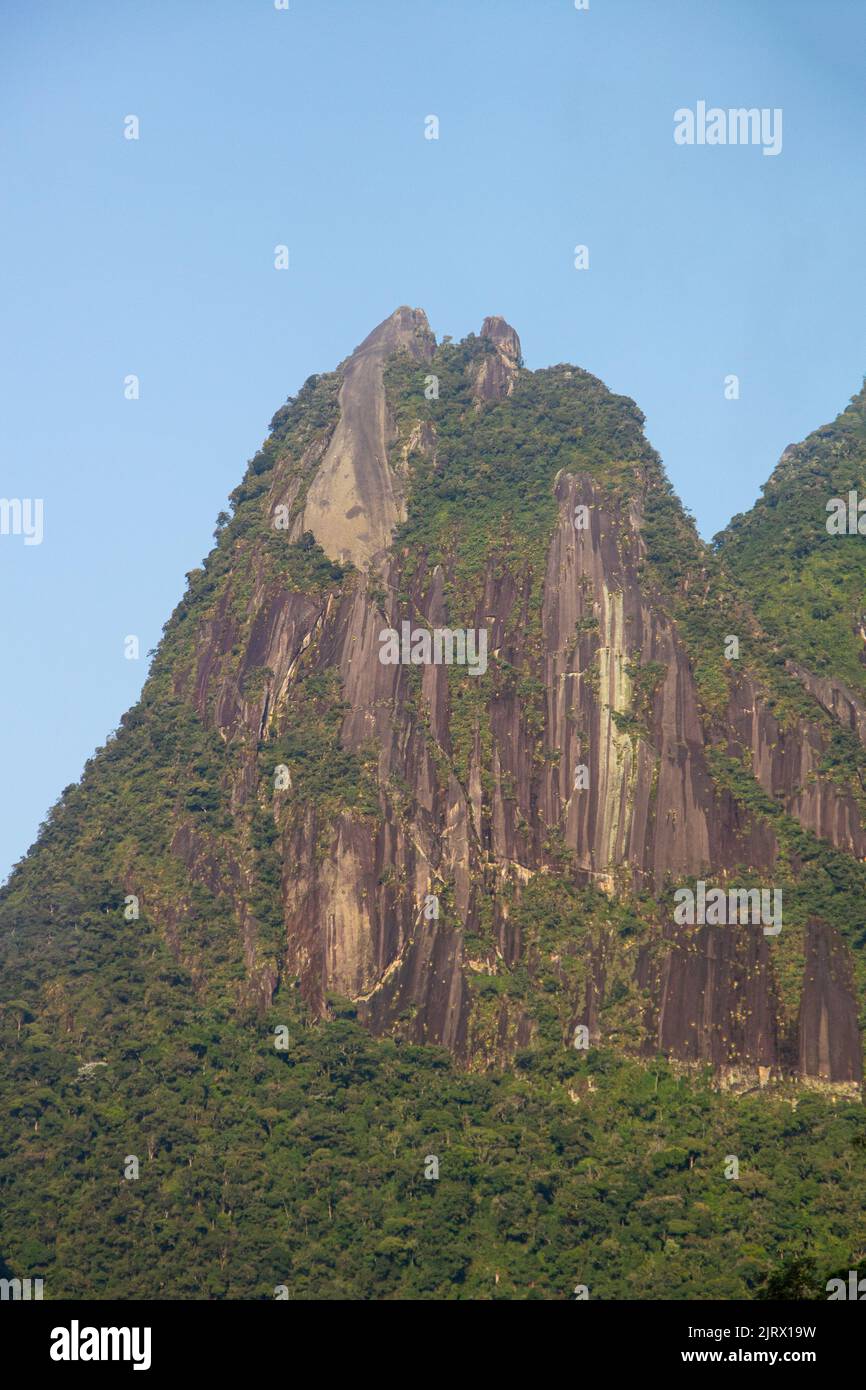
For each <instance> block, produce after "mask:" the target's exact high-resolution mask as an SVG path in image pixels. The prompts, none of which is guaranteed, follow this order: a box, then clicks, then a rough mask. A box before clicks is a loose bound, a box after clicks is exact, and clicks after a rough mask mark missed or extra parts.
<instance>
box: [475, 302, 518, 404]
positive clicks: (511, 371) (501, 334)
mask: <svg viewBox="0 0 866 1390" xmlns="http://www.w3.org/2000/svg"><path fill="white" fill-rule="evenodd" d="M481 337H482V338H486V339H488V341H489V342H491V343H492V344H493V346H494V347H495V349H496V351H495V352H493V353H491V354H490V355H489V356H487V357H485V358H484V359H483V361H482V362H481V364H480V366H479V368H478V372H477V375H476V378H475V395H476V398H477V400H478V403H479V405H480V404H481V403H482V402H484V401H502V400H505V398H506V397H507V396H510V395H511V393H512V391H513V390H514V383H515V381H516V380H517V373H518V369H519V364H520V339H519V338H518V336H517V334H516V333H515V331H514V329H513V328H512V327H511V325H510V324H508V323H506V322H505V319H502V318H499V317H498V316H494V317H492V318H486V319H485V320H484V322H483V324H482V325H481Z"/></svg>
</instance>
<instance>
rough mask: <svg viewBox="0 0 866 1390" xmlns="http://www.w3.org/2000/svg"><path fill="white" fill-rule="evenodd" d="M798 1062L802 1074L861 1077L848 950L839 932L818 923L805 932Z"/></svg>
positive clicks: (842, 1078) (836, 1078)
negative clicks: (804, 961)
mask: <svg viewBox="0 0 866 1390" xmlns="http://www.w3.org/2000/svg"><path fill="white" fill-rule="evenodd" d="M799 1065H800V1072H801V1073H802V1075H803V1076H807V1077H813V1078H815V1079H817V1080H819V1081H831V1082H832V1081H842V1082H845V1081H847V1082H856V1083H859V1082H861V1081H862V1080H863V1048H862V1043H861V1041H860V1031H859V1028H858V1024H857V1003H856V999H855V997H854V982H853V979H852V974H851V958H850V954H849V952H848V950H847V949H846V947H845V943H844V942H843V941H842V940H841V939H840V937H839V933H838V932H836V931H834V930H833V929H832V928H831V927H828V926H827V925H826V923H824V922H818V921H812V922H810V923H809V925H808V928H807V930H806V963H805V970H804V979H803V993H802V997H801V1003H800V1023H799Z"/></svg>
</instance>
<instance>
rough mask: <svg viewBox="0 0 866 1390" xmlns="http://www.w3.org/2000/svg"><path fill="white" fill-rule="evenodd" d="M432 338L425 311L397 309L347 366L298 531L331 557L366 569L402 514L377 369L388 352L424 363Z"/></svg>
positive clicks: (390, 431) (391, 435)
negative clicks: (326, 444)
mask: <svg viewBox="0 0 866 1390" xmlns="http://www.w3.org/2000/svg"><path fill="white" fill-rule="evenodd" d="M432 348H433V335H432V334H431V332H430V328H429V325H428V323H427V316H426V314H425V313H424V311H423V310H422V309H408V308H405V307H403V308H400V309H396V310H395V311H394V313H393V314H392V315H391V317H390V318H387V319H385V321H384V323H380V324H379V327H378V328H375V329H374V330H373V332H372V333H371V334H370V335H369V337H367V338H365V339H364V341H363V343H361V346H360V347H357V348H356V349H355V351H354V352H353V353H352V355H351V357H350V358H349V359H348V361H347V362H346V364H345V375H344V378H343V386H342V389H341V391H340V421H339V424H338V425H337V428H336V430H335V432H334V436H333V438H332V440H331V443H330V445H329V447H328V451H327V453H326V454H325V457H324V459H323V460H322V464H321V467H320V468H319V470H318V472H317V474H316V476H315V478H314V479H313V481H312V483H311V484H310V488H309V491H308V493H307V497H306V501H305V504H304V509H303V512H302V513H301V515H300V517H299V518H298V521H297V523H296V528H295V533H294V534H295V535H296V536H300V535H302V534H303V532H304V531H311V532H312V533H313V535H314V536H315V538H316V540H317V541H318V542H319V544H320V545H321V547H322V549H323V550H324V551H325V553H326V554H327V555H328V556H330V558H331V559H332V560H339V561H343V562H344V561H347V560H350V561H351V562H352V564H354V565H356V566H358V567H359V568H361V567H366V566H367V565H369V564H371V563H372V562H374V561H376V560H378V559H379V558H380V557H381V556H382V554H383V553H384V551H385V550H386V548H387V547H388V545H389V544H390V541H391V536H392V534H393V531H394V527H395V526H396V524H397V522H398V521H400V520H402V518H403V516H404V510H403V496H402V490H401V486H400V482H399V479H397V478H396V477H395V475H394V473H393V472H392V470H391V468H390V466H389V463H388V451H389V447H390V444H391V442H392V440H393V430H392V425H391V422H390V421H389V419H388V411H387V408H386V404H385V389H384V386H383V384H382V369H383V366H384V363H385V360H386V358H388V357H389V356H390V355H391V354H392V353H394V352H398V351H405V352H409V353H411V354H412V355H413V356H414V357H417V358H419V359H421V360H423V359H424V358H425V357H429V356H430V353H431V351H432Z"/></svg>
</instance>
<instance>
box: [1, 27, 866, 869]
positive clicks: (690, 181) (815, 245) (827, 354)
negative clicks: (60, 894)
mask: <svg viewBox="0 0 866 1390" xmlns="http://www.w3.org/2000/svg"><path fill="white" fill-rule="evenodd" d="M864 54H866V6H864V5H863V4H862V3H859V0H700V3H697V0H591V7H590V9H589V11H588V12H578V11H576V10H575V8H574V4H573V0H423V3H422V2H421V0H415V3H407V0H291V8H290V10H289V11H288V12H283V11H277V10H276V9H275V8H274V5H273V0H146V3H143V2H142V0H76V2H75V3H74V4H72V3H69V0H39V3H30V4H15V3H13V2H12V0H0V165H2V167H0V173H2V177H0V199H2V205H0V314H2V317H3V329H4V331H3V333H2V335H0V359H2V360H0V496H4V497H34V498H35V497H42V498H44V501H45V538H44V541H43V543H42V545H40V546H24V544H23V540H22V538H21V537H20V536H18V537H15V536H0V583H2V595H3V605H2V656H3V675H4V679H3V681H2V684H0V701H2V711H0V740H2V744H0V757H2V787H3V795H2V799H0V877H2V875H3V874H4V873H5V872H6V871H7V870H8V868H9V867H10V866H11V864H12V863H13V861H14V860H15V859H16V858H17V857H18V856H19V855H20V854H22V853H23V852H24V851H25V850H26V848H27V847H28V845H29V844H30V843H31V841H32V840H33V838H34V835H35V832H36V829H37V826H38V824H39V822H40V820H41V819H42V817H43V816H44V814H45V812H46V811H47V809H48V807H49V806H50V805H51V803H52V802H53V801H54V800H55V799H56V797H57V796H58V794H59V792H60V791H61V790H62V788H63V787H64V786H65V785H66V784H67V783H68V782H70V781H75V780H76V779H77V778H78V776H79V773H80V771H81V767H82V764H83V762H84V760H85V758H86V757H87V756H89V754H90V753H91V752H92V751H93V750H94V748H95V747H97V746H98V745H99V744H101V743H102V742H103V741H104V738H105V735H106V734H107V733H108V732H109V730H111V729H112V728H114V727H116V725H117V722H118V720H119V718H120V715H121V714H122V712H123V710H124V709H126V708H127V707H128V706H129V705H130V704H132V703H133V702H134V701H135V699H136V698H137V695H138V692H139V690H140V687H141V684H142V681H143V679H144V675H145V668H146V664H147V663H146V657H145V653H146V652H147V651H148V649H149V648H151V647H153V646H155V645H156V643H157V641H158V639H159V635H160V629H161V627H162V624H163V622H164V621H165V619H166V618H167V617H168V615H169V613H170V611H171V609H172V607H173V606H174V604H175V603H176V602H177V600H178V598H179V597H180V595H181V593H182V591H183V588H184V575H185V573H186V571H187V570H189V569H191V568H192V567H193V566H195V565H197V564H198V563H199V562H200V561H201V558H202V556H203V555H204V554H205V553H206V552H207V550H208V549H209V546H210V538H211V532H212V529H213V522H214V518H215V517H216V514H217V512H218V511H219V510H220V509H221V507H223V506H224V505H225V500H226V496H227V494H228V493H229V491H230V490H231V489H232V488H233V487H234V486H235V485H236V483H237V482H238V481H239V479H240V477H241V475H242V473H243V470H244V465H245V462H246V460H247V458H249V457H250V455H251V454H253V453H254V452H255V450H256V448H257V447H258V445H259V444H260V442H261V440H262V439H263V438H264V436H265V433H266V430H267V423H268V421H269V419H270V417H271V415H272V414H273V412H274V410H275V409H276V408H277V407H278V406H279V405H280V404H281V403H282V402H283V401H284V400H285V398H286V396H287V395H289V394H290V393H292V392H294V391H295V390H296V389H297V388H298V386H299V385H300V384H301V382H302V381H303V380H304V379H305V378H306V377H307V376H308V375H309V374H310V373H311V372H314V371H322V370H328V369H330V368H332V367H333V366H335V365H336V363H337V362H338V361H339V360H340V359H341V358H342V357H344V356H345V355H346V354H347V353H348V352H349V351H350V350H351V349H352V348H353V347H354V346H355V345H356V344H357V343H358V342H359V341H360V339H361V338H362V337H364V336H365V335H366V333H367V332H368V331H369V330H370V329H371V328H372V327H373V326H374V325H375V324H376V323H378V322H379V321H380V320H381V319H382V318H384V317H385V316H386V315H387V314H388V313H390V312H391V311H392V309H394V308H395V307H396V306H397V305H398V304H402V303H408V304H411V305H420V306H421V307H423V308H424V309H426V310H427V313H428V316H429V318H430V322H431V325H432V327H433V329H434V330H435V332H436V333H437V334H438V335H439V336H441V335H443V334H446V333H450V334H451V335H452V336H454V337H455V338H456V337H461V336H463V335H464V334H465V333H467V332H469V331H471V330H477V329H478V328H479V326H480V324H481V320H482V319H483V317H484V316H485V315H486V314H492V313H499V314H503V315H504V316H505V317H506V318H507V319H509V321H510V322H511V323H513V324H514V326H515V327H516V328H517V330H518V332H519V333H520V336H521V339H522V342H523V350H524V355H525V358H526V362H527V365H528V366H530V367H538V366H544V365H547V364H549V363H555V362H560V361H571V362H576V363H578V364H579V365H581V366H582V367H585V368H587V369H588V370H590V371H592V372H594V373H596V374H597V375H598V376H600V377H602V378H603V380H604V381H605V382H607V384H608V385H609V386H610V387H611V388H612V389H613V390H615V391H619V392H623V393H625V394H626V395H629V396H632V397H633V398H634V399H635V400H636V401H637V402H638V404H639V406H640V407H641V409H642V410H643V411H644V413H645V414H646V417H647V431H648V434H649V437H650V439H651V441H652V442H653V444H654V445H655V446H656V448H657V449H659V451H660V452H661V454H662V455H663V457H664V459H665V462H666V465H667V468H668V471H669V474H670V476H671V478H672V480H673V482H674V484H675V486H676V488H677V490H678V491H679V493H680V496H681V497H682V498H683V500H684V501H685V502H686V504H687V505H688V506H689V507H690V508H691V509H692V511H693V512H694V513H695V515H696V517H697V519H698V523H699V525H700V528H701V531H702V533H703V534H704V535H706V536H710V535H712V534H713V533H714V532H715V531H716V530H718V529H719V528H720V527H721V526H722V525H724V523H725V522H726V521H727V520H728V518H729V517H730V516H731V514H732V513H734V512H737V511H742V510H744V509H745V508H746V507H748V506H750V505H751V503H752V502H753V500H754V498H755V497H756V495H757V493H758V491H759V488H760V485H761V483H762V482H764V480H765V479H766V477H767V476H768V474H769V473H770V471H771V469H772V468H773V466H774V464H775V462H776V460H777V458H778V456H779V454H780V452H781V451H782V449H783V448H784V447H785V446H786V445H787V444H788V443H790V442H792V441H794V440H796V439H799V438H801V437H802V436H804V435H805V434H807V433H808V432H809V431H810V430H812V429H814V428H816V427H817V426H818V425H820V424H823V423H824V422H826V421H827V420H828V419H831V418H833V417H834V416H835V415H836V414H837V412H838V411H839V410H840V409H841V408H842V407H844V405H845V404H846V403H847V401H848V398H849V397H850V396H851V394H852V393H853V392H854V391H855V390H856V389H858V388H859V386H860V383H861V380H862V376H863V373H864V371H866V341H864V329H863V325H864V322H866V313H864V309H866V302H864V301H866V290H864V274H863V254H864V230H866V180H864V148H866V142H864V133H866V132H864V109H866V83H864ZM699 100H706V101H707V102H708V104H709V105H718V106H722V107H731V106H757V107H781V108H782V109H783V112H784V118H783V149H782V153H781V154H780V155H779V156H778V157H776V158H772V157H766V156H764V155H763V154H762V152H761V150H760V149H759V148H753V147H746V148H743V147H724V148H709V147H703V148H699V147H692V148H681V147H678V146H677V145H675V144H674V141H673V113H674V111H675V110H676V109H677V108H679V107H684V106H690V107H692V108H694V106H695V104H696V103H697V101H699ZM130 114H134V115H137V116H138V117H139V119H140V123H141V138H140V139H139V140H138V141H137V142H135V141H127V140H125V139H124V138H123V121H124V117H125V116H127V115H130ZM431 114H435V115H437V116H438V117H439V120H440V138H439V140H438V141H432V140H425V139H424V136H423V130H424V118H425V117H426V116H428V115H431ZM277 243H285V244H287V245H288V246H289V248H290V256H291V266H290V269H289V270H288V271H287V272H278V271H275V270H274V269H273V248H274V246H275V245H276V244H277ZM577 243H585V244H587V245H588V246H589V248H590V270H589V271H588V272H578V271H576V270H575V269H574V267H573V248H574V246H575V245H576V244H577ZM130 373H135V374H137V375H138V376H139V377H140V381H141V397H140V400H138V401H135V402H132V401H126V400H125V399H124V395H123V381H124V378H125V377H126V376H127V374H130ZM729 373H736V374H738V375H739V377H740V382H741V386H740V391H741V395H740V399H739V400H738V401H726V400H725V399H724V394H723V381H724V377H725V376H726V375H727V374H729ZM128 634H136V635H137V636H138V637H139V638H140V642H141V652H142V658H141V660H139V661H137V662H136V661H128V660H126V659H125V658H124V654H123V640H124V638H125V637H126V636H127V635H128Z"/></svg>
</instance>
